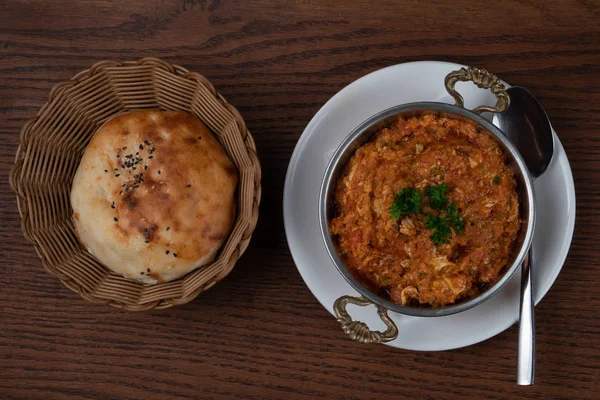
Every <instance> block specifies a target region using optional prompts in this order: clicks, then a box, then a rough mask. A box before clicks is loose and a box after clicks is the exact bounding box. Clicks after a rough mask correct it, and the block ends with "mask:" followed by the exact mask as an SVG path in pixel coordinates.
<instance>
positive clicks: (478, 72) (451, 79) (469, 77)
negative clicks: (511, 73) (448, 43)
mask: <svg viewBox="0 0 600 400" xmlns="http://www.w3.org/2000/svg"><path fill="white" fill-rule="evenodd" d="M458 81H461V82H469V81H470V82H473V83H474V84H476V85H477V86H478V87H480V88H482V89H490V90H491V91H492V93H494V96H496V99H497V100H498V101H497V102H496V105H495V106H494V107H489V106H479V107H476V108H474V109H473V112H474V113H477V114H480V113H482V112H484V111H489V112H493V113H499V112H502V111H504V110H506V109H507V108H508V106H509V105H510V97H508V93H506V88H505V87H504V85H503V84H502V82H500V79H498V77H497V76H496V75H494V74H492V73H491V72H488V71H487V70H485V69H483V68H477V67H469V68H461V69H459V70H458V71H452V72H450V73H449V74H448V75H446V80H445V83H446V90H447V91H448V93H450V96H452V97H454V100H455V101H456V103H455V105H456V106H457V107H463V108H464V100H463V97H462V96H461V95H460V93H458V92H457V91H456V89H455V88H454V85H456V82H458Z"/></svg>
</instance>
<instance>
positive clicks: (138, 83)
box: [10, 58, 261, 311]
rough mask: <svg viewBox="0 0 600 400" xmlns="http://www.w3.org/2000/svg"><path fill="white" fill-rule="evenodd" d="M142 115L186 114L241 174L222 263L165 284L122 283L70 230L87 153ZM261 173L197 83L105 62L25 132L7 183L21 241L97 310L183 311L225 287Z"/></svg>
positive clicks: (229, 115)
mask: <svg viewBox="0 0 600 400" xmlns="http://www.w3.org/2000/svg"><path fill="white" fill-rule="evenodd" d="M140 109H158V110H169V111H185V112H188V113H191V114H193V115H195V116H196V117H198V118H199V119H200V120H202V121H203V122H204V123H205V124H206V125H207V126H208V127H209V129H210V130H211V132H212V133H213V135H214V136H215V138H216V139H217V140H218V141H219V143H221V145H222V146H223V147H224V149H225V151H226V152H227V154H228V155H229V157H230V158H231V160H232V161H233V163H234V164H235V165H236V167H237V168H238V171H239V174H240V179H239V184H238V189H237V192H236V193H237V194H236V195H237V217H236V220H235V224H234V226H233V228H232V231H231V233H230V235H229V237H228V239H227V240H226V242H225V243H224V244H223V247H222V248H221V249H220V251H219V253H218V254H217V257H216V259H215V260H214V261H213V262H211V263H210V264H208V265H205V266H203V267H200V268H198V269H196V270H194V271H192V272H190V273H189V274H187V275H186V276H184V277H182V278H180V279H177V280H175V281H172V282H168V283H160V284H157V285H145V284H142V283H138V282H135V281H131V280H128V279H126V278H124V277H122V276H121V275H118V274H116V273H114V272H112V271H111V270H109V269H108V268H106V267H105V266H104V265H102V264H101V263H100V262H99V261H98V260H96V259H95V258H94V256H92V255H91V254H90V253H88V251H87V250H86V249H85V248H84V247H83V246H82V245H81V244H80V243H79V241H78V240H77V237H76V235H75V230H74V227H73V223H72V222H71V214H72V209H71V204H70V192H71V185H72V182H73V177H74V176H75V172H76V171H77V167H78V166H79V162H80V160H81V157H82V156H83V153H84V151H85V148H86V146H87V144H88V143H89V141H90V139H91V138H92V136H93V135H94V133H95V132H96V131H97V130H98V128H99V127H100V126H101V125H102V124H103V123H104V122H105V121H107V120H108V119H110V118H112V117H113V116H115V115H116V114H120V113H124V112H129V111H133V110H140ZM260 174H261V171H260V164H259V161H258V157H257V155H256V146H255V144H254V140H253V139H252V136H251V135H250V133H249V132H248V130H247V129H246V125H245V123H244V120H243V119H242V117H241V115H240V114H239V112H238V111H237V110H236V109H235V108H234V107H233V106H231V105H230V104H228V103H227V101H225V99H224V98H223V96H221V95H220V94H219V93H217V92H216V91H215V89H214V87H213V86H212V84H211V83H210V82H209V81H208V80H207V79H206V78H204V77H203V76H202V75H199V74H197V73H193V72H189V71H187V70H186V69H185V68H182V67H180V66H177V65H171V64H169V63H167V62H165V61H163V60H160V59H156V58H144V59H142V60H139V61H137V62H123V63H119V62H115V61H101V62H99V63H97V64H95V65H94V66H93V67H92V68H90V69H89V70H85V71H82V72H80V73H78V74H77V75H75V76H74V77H73V78H72V79H71V80H69V81H66V82H62V83H59V84H58V85H56V86H55V87H54V88H53V89H52V91H51V92H50V96H49V100H48V102H47V103H46V104H45V105H44V106H43V107H42V109H41V110H40V112H39V113H38V115H37V117H36V118H35V119H33V120H31V121H29V122H28V123H26V124H25V126H24V127H23V130H22V131H21V138H20V146H19V148H18V150H17V155H16V160H15V165H14V167H13V169H12V171H11V174H10V184H11V186H12V188H13V190H14V191H15V192H16V193H17V204H18V207H19V213H20V214H21V218H22V228H23V233H24V235H25V238H26V239H27V240H29V241H30V242H32V243H33V245H34V246H35V250H36V251H37V253H38V255H39V256H40V258H41V259H42V262H43V264H44V267H45V268H46V270H47V271H48V272H50V273H51V274H52V275H54V276H56V277H57V278H59V279H60V280H61V281H62V282H63V283H64V284H65V285H66V286H67V287H68V288H70V289H71V290H73V291H75V292H77V293H79V294H80V295H81V296H82V297H83V298H84V299H86V300H89V301H91V302H94V303H104V304H109V305H111V306H115V307H120V308H124V309H126V310H130V311H141V310H149V309H153V308H156V309H162V308H168V307H171V306H174V305H179V304H185V303H188V302H189V301H191V300H193V299H194V298H195V297H196V296H198V295H199V294H200V293H202V292H203V291H205V290H208V289H209V288H210V287H212V286H213V285H214V284H215V283H217V282H218V281H219V280H221V279H223V278H224V277H225V276H227V274H228V273H229V272H230V271H231V270H232V269H233V266H234V265H235V263H236V261H237V260H238V259H239V257H240V256H241V255H242V254H243V253H244V251H245V250H246V248H247V247H248V243H249V242H250V237H251V235H252V232H253V231H254V228H255V226H256V221H257V219H258V205H259V203H260V195H261V187H260Z"/></svg>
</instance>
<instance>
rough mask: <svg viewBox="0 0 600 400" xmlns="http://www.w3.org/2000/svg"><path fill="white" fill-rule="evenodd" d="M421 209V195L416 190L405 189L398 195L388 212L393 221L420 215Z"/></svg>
mask: <svg viewBox="0 0 600 400" xmlns="http://www.w3.org/2000/svg"><path fill="white" fill-rule="evenodd" d="M420 209H421V193H419V192H418V191H417V189H415V188H405V189H402V190H401V191H400V192H398V194H396V197H395V198H394V202H393V203H392V206H391V207H390V208H389V209H388V211H389V212H390V214H391V215H392V218H393V219H399V218H400V217H401V216H403V215H412V214H418V213H419V210H420Z"/></svg>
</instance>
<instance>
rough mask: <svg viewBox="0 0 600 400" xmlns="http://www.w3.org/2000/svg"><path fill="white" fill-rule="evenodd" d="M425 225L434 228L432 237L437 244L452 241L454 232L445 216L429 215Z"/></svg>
mask: <svg viewBox="0 0 600 400" xmlns="http://www.w3.org/2000/svg"><path fill="white" fill-rule="evenodd" d="M425 227H426V228H427V229H433V233H432V234H431V236H430V239H431V241H432V242H433V243H434V244H435V245H437V246H441V245H443V244H447V243H450V238H451V237H452V232H451V231H450V227H449V226H448V224H447V223H446V221H445V220H444V218H442V217H438V216H436V215H428V216H427V221H425Z"/></svg>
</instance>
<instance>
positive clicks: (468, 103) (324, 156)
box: [283, 61, 575, 351]
mask: <svg viewBox="0 0 600 400" xmlns="http://www.w3.org/2000/svg"><path fill="white" fill-rule="evenodd" d="M461 67H463V66H462V65H459V64H452V63H445V62H434V61H423V62H413V63H406V64H398V65H394V66H391V67H388V68H384V69H381V70H379V71H375V72H373V73H371V74H369V75H367V76H364V77H362V78H360V79H358V80H357V81H355V82H353V83H351V84H350V85H348V86H346V87H345V88H344V89H342V90H341V91H340V92H339V93H337V94H336V95H335V96H333V97H332V98H331V100H329V101H328V102H327V103H326V104H325V105H324V106H323V107H322V108H321V109H320V110H319V112H318V113H317V114H316V115H315V116H314V118H313V119H312V120H311V121H310V123H309V124H308V126H307V127H306V129H305V130H304V133H303V134H302V136H301V137H300V140H299V141H298V144H297V145H296V149H295V150H294V154H293V155H292V159H291V161H290V165H289V167H288V171H287V176H286V180H285V189H284V200H283V211H284V223H285V232H286V235H287V240H288V244H289V247H290V251H291V253H292V256H293V258H294V261H295V263H296V266H297V268H298V271H300V274H301V275H302V278H303V279H304V282H306V285H307V286H308V287H309V289H310V290H311V291H312V293H313V294H314V296H315V297H316V298H317V300H319V302H320V303H321V304H322V305H323V306H324V307H325V308H326V309H327V310H328V311H329V312H330V313H331V314H332V315H333V303H334V301H335V300H336V299H337V298H338V297H340V296H343V295H353V296H357V295H359V293H358V292H356V291H355V290H354V289H353V288H352V287H351V286H350V285H349V284H348V283H347V282H346V281H345V280H344V278H343V277H342V275H340V274H339V272H338V271H337V269H336V268H335V266H334V264H333V262H332V261H331V259H330V258H329V256H328V254H327V250H326V249H325V245H324V244H323V239H322V238H321V233H320V230H319V218H318V216H319V212H318V199H319V188H320V185H321V181H322V179H323V175H324V173H325V167H326V166H327V163H328V162H329V160H330V158H331V156H332V155H333V152H334V151H335V149H336V148H337V146H338V145H339V144H340V143H341V141H342V140H343V139H344V138H345V137H346V136H347V135H348V134H349V133H350V132H351V131H352V130H353V129H354V128H355V127H356V126H358V125H359V124H360V123H361V122H363V121H364V120H366V119H367V118H369V117H371V116H372V115H374V114H376V113H378V112H379V111H382V110H385V109H387V108H389V107H392V106H395V105H398V104H403V103H410V102H416V101H438V102H444V103H452V104H453V101H452V98H451V97H450V96H449V95H448V94H447V92H446V90H445V88H444V77H445V76H446V75H447V74H448V73H449V72H451V71H453V70H456V69H459V68H461ZM456 88H457V89H458V91H459V92H460V93H461V94H462V95H463V97H464V98H465V107H467V108H469V109H471V108H473V107H476V106H478V105H481V104H489V105H493V104H495V102H496V100H495V98H494V96H493V95H492V94H491V93H490V92H489V91H484V90H482V89H479V88H477V87H476V86H475V85H473V84H471V83H460V82H459V83H458V84H457V85H456ZM554 134H555V141H556V148H555V154H554V159H553V161H552V163H551V165H550V166H549V168H548V170H547V171H546V172H545V173H544V175H542V177H540V178H539V179H538V180H536V181H535V192H536V207H537V222H536V230H535V237H534V241H533V246H534V258H535V260H536V261H535V265H534V266H533V268H534V269H533V275H534V284H535V288H534V294H535V299H536V303H538V302H539V301H540V300H541V299H542V298H543V297H544V295H545V294H546V293H547V292H548V290H549V289H550V287H551V286H552V284H553V283H554V280H555V279H556V277H557V276H558V273H559V272H560V270H561V268H562V265H563V263H564V261H565V258H566V256H567V252H568V250H569V246H570V244H571V238H572V236H573V227H574V224H575V188H574V185H573V176H572V174H571V168H570V166H569V161H568V159H567V155H566V154H565V151H564V149H563V147H562V144H561V143H560V140H559V139H558V137H557V136H556V133H554ZM519 286H520V273H519V272H517V274H515V276H514V278H513V279H512V280H511V281H509V282H508V283H507V284H506V286H505V287H504V288H503V289H502V290H501V291H500V292H499V293H497V294H496V295H495V296H494V297H493V298H491V299H490V300H488V301H487V302H485V303H483V304H480V305H479V306H477V307H475V308H472V309H470V310H467V311H465V312H462V313H459V314H455V315H450V316H447V317H435V318H422V317H410V316H405V315H401V314H397V313H393V312H390V313H389V314H390V316H391V318H392V319H393V320H394V322H395V323H396V325H397V326H398V330H399V333H398V338H397V339H395V340H394V341H392V342H389V343H388V344H389V345H390V346H394V347H399V348H403V349H409V350H430V351H431V350H449V349H455V348H459V347H464V346H469V345H472V344H474V343H477V342H480V341H482V340H486V339H488V338H490V337H492V336H494V335H497V334H498V333H500V332H502V331H504V330H505V329H507V328H508V327H510V326H511V325H513V324H514V323H515V322H516V321H517V319H518V316H519ZM349 312H350V314H351V315H352V316H353V318H354V319H355V320H360V321H363V322H366V323H368V324H369V326H370V327H371V329H377V330H384V329H385V326H384V325H383V323H382V322H381V321H380V320H379V317H378V316H377V313H376V311H375V308H374V307H373V306H369V307H364V308H359V307H355V306H350V307H349ZM340 329H341V328H340Z"/></svg>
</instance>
